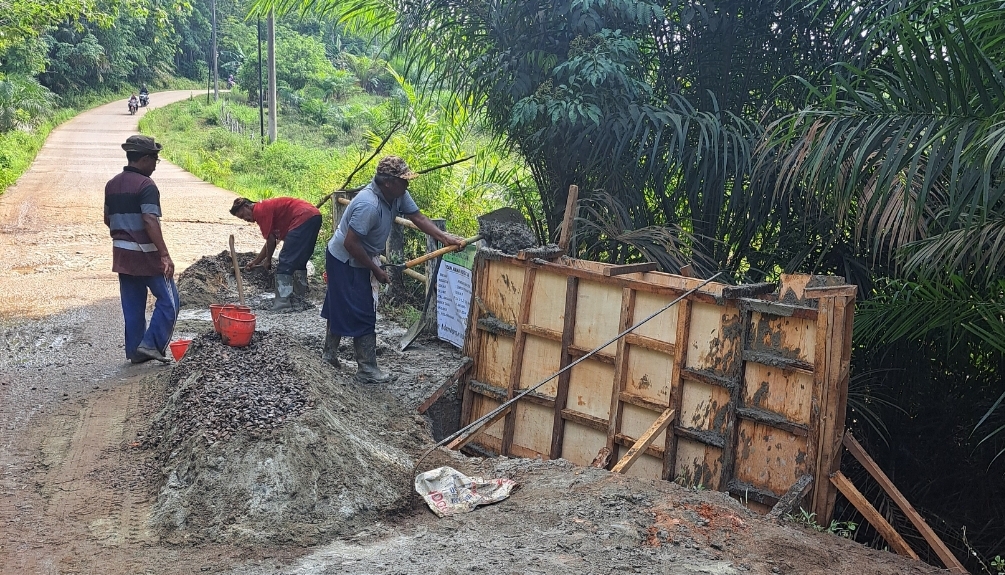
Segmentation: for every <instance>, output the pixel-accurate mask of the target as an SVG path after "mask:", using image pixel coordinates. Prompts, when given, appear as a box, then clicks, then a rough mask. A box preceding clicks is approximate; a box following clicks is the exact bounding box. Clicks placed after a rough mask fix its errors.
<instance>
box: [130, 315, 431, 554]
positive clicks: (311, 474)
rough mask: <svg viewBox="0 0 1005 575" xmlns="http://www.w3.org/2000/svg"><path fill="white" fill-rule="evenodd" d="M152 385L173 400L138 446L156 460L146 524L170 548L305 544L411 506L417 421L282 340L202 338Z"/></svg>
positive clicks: (421, 437)
mask: <svg viewBox="0 0 1005 575" xmlns="http://www.w3.org/2000/svg"><path fill="white" fill-rule="evenodd" d="M239 368H240V369H239ZM159 377H164V378H169V379H168V382H167V383H168V393H169V394H170V396H169V397H168V398H167V399H166V404H165V406H164V408H163V409H162V410H161V411H160V413H158V414H157V415H156V416H155V417H154V420H153V422H152V423H151V425H150V428H149V430H148V432H147V433H146V436H145V437H144V439H143V441H144V444H145V445H147V446H149V447H150V448H152V449H154V450H155V452H156V454H157V456H158V458H159V459H160V460H161V461H162V462H163V475H164V483H163V485H162V487H161V488H160V492H159V493H158V496H157V502H156V504H155V505H154V509H153V512H152V514H151V524H152V526H153V527H154V528H155V529H157V530H158V531H159V533H160V535H161V537H163V538H165V539H166V540H167V541H171V542H182V541H189V542H192V541H202V540H210V541H215V542H226V543H245V544H247V543H260V542H266V541H268V542H270V543H294V544H299V545H309V544H315V543H318V542H320V541H322V540H326V539H330V538H333V537H336V536H339V535H345V534H349V533H353V532H355V531H357V530H358V529H359V528H360V527H361V526H363V525H367V524H371V523H373V522H374V521H375V520H377V519H378V518H379V517H381V516H383V515H387V514H393V513H396V512H398V511H400V510H402V509H404V508H405V507H407V506H408V504H409V496H410V487H411V481H412V457H413V454H414V453H415V452H417V451H418V450H419V449H420V448H421V447H422V446H423V445H426V444H428V443H429V442H430V441H431V438H430V437H429V435H428V433H427V431H426V428H425V426H424V424H423V421H422V419H421V418H419V417H418V416H413V415H411V414H409V413H407V412H406V411H405V409H404V408H403V407H402V406H401V404H400V403H399V402H398V401H396V400H395V399H394V398H393V397H392V396H391V395H389V394H387V393H382V392H380V391H379V390H376V389H365V388H360V387H359V386H356V385H352V384H349V382H350V376H349V375H345V374H341V373H338V372H336V371H335V370H333V369H332V368H331V367H330V366H328V365H327V364H325V363H322V362H321V360H320V358H319V357H317V354H315V353H313V352H310V351H306V350H304V349H303V348H302V347H301V346H300V345H299V344H298V343H296V342H295V341H293V340H291V339H289V338H288V337H287V336H283V335H280V334H276V333H272V334H262V333H256V334H255V342H254V343H253V344H252V345H251V346H249V347H248V348H245V349H234V348H229V347H226V346H224V345H223V344H222V343H220V341H219V339H218V337H217V336H210V335H206V336H201V337H200V338H198V339H197V340H196V341H194V342H193V343H192V346H191V347H190V348H189V351H188V353H187V354H186V355H185V358H184V359H183V360H182V361H181V362H180V363H178V364H177V365H175V367H174V368H173V369H172V370H171V371H170V372H167V373H165V374H163V375H161V376H159Z"/></svg>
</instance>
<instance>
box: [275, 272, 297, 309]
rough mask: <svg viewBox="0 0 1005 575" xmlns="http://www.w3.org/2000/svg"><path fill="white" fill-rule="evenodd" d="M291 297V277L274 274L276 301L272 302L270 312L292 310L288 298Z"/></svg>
mask: <svg viewBox="0 0 1005 575" xmlns="http://www.w3.org/2000/svg"><path fill="white" fill-rule="evenodd" d="M292 295H293V276H291V275H289V274H276V299H274V300H273V301H272V307H271V308H269V309H271V310H272V311H283V310H288V309H292V308H293V304H292V303H291V302H290V296H292Z"/></svg>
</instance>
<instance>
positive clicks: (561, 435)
mask: <svg viewBox="0 0 1005 575" xmlns="http://www.w3.org/2000/svg"><path fill="white" fill-rule="evenodd" d="M578 296H579V278H575V277H569V278H567V279H566V284H565V325H564V326H563V327H562V358H561V361H560V365H561V369H565V368H566V366H568V365H569V364H570V363H572V354H571V353H570V352H569V346H570V345H572V336H573V334H575V333H576V301H577V298H578ZM571 380H572V370H571V369H570V370H569V371H566V372H565V373H563V374H562V375H560V376H558V390H557V391H556V392H555V414H554V418H553V423H552V431H551V452H550V454H549V457H550V458H551V459H558V458H560V457H562V441H563V440H564V439H565V420H564V419H562V410H563V409H565V407H566V404H567V403H568V401H569V384H570V382H571Z"/></svg>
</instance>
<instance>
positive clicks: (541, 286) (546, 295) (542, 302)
mask: <svg viewBox="0 0 1005 575" xmlns="http://www.w3.org/2000/svg"><path fill="white" fill-rule="evenodd" d="M566 283H567V282H566V277H565V276H562V275H559V274H556V273H548V272H543V271H541V272H538V273H537V277H536V278H534V295H533V297H532V298H531V300H530V314H529V315H528V316H527V323H529V324H531V325H534V326H537V327H541V328H544V329H548V330H551V331H555V332H558V333H562V329H563V328H564V323H565V322H564V320H565V292H566Z"/></svg>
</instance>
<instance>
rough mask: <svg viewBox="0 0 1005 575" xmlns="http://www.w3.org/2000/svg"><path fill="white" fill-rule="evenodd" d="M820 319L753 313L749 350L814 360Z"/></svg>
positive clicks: (805, 361) (800, 359) (801, 359)
mask: <svg viewBox="0 0 1005 575" xmlns="http://www.w3.org/2000/svg"><path fill="white" fill-rule="evenodd" d="M816 328H817V326H816V322H814V321H812V320H809V319H800V318H794V317H781V316H777V315H771V314H766V313H761V312H757V311H755V312H753V313H752V314H751V319H750V336H749V337H750V341H749V343H748V344H747V349H750V350H752V351H757V352H762V353H769V354H771V355H779V356H782V357H785V358H788V359H795V360H799V361H802V362H804V363H809V364H812V363H813V358H814V353H815V342H816Z"/></svg>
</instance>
